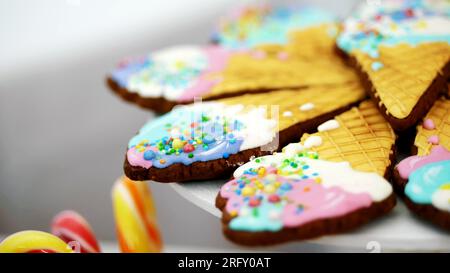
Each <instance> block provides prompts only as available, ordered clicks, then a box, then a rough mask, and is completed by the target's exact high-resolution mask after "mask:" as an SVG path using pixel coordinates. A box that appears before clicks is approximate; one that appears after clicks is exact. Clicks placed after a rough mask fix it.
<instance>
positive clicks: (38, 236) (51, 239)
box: [0, 230, 73, 253]
mask: <svg viewBox="0 0 450 273" xmlns="http://www.w3.org/2000/svg"><path fill="white" fill-rule="evenodd" d="M0 253H73V250H72V248H71V247H70V246H69V245H68V244H66V243H65V242H64V241H63V240H61V239H59V238H58V237H56V236H54V235H52V234H50V233H47V232H42V231H35V230H27V231H21V232H17V233H14V234H12V235H10V236H8V237H6V239H5V240H3V241H2V242H1V243H0Z"/></svg>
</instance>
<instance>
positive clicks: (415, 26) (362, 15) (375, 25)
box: [344, 1, 450, 37]
mask: <svg viewBox="0 0 450 273" xmlns="http://www.w3.org/2000/svg"><path fill="white" fill-rule="evenodd" d="M428 2H430V3H431V1H428ZM381 3H382V6H383V10H384V12H386V13H389V12H392V11H397V10H399V7H401V5H402V4H403V1H381ZM436 8H437V7H436ZM436 10H437V9H436ZM414 11H415V17H414V18H412V19H409V20H404V21H402V22H401V24H398V23H396V22H395V21H394V20H393V19H392V18H391V17H389V16H383V17H382V18H380V20H372V18H374V16H375V15H377V13H378V12H379V6H378V5H366V4H363V5H360V6H359V9H358V12H357V16H356V18H354V17H350V18H348V19H347V20H346V21H345V22H344V24H345V32H347V33H358V32H360V31H361V29H360V24H359V20H361V19H362V20H363V21H364V22H365V24H366V25H367V26H366V28H367V29H374V30H377V31H378V32H379V33H380V34H382V35H383V36H390V37H401V36H405V35H410V34H411V32H414V33H416V34H424V35H448V34H449V30H450V18H448V17H446V16H443V15H438V14H436V15H434V16H428V15H426V14H424V13H423V10H422V9H415V10H414Z"/></svg>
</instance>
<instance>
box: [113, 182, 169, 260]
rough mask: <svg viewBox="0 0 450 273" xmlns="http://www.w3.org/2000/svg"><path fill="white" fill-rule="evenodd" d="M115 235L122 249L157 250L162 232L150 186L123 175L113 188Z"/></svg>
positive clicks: (160, 245)
mask: <svg viewBox="0 0 450 273" xmlns="http://www.w3.org/2000/svg"><path fill="white" fill-rule="evenodd" d="M112 201H113V209H114V217H115V220H116V229H117V237H118V241H119V247H120V250H121V251H122V252H132V253H136V252H160V251H161V249H162V241H161V235H160V232H159V229H158V225H157V222H156V211H155V207H154V203H153V199H152V196H151V192H150V189H149V188H148V186H147V185H146V184H145V183H144V182H138V181H137V182H135V181H132V180H130V179H128V178H126V177H121V178H120V179H118V180H117V181H116V183H115V184H114V187H113V189H112Z"/></svg>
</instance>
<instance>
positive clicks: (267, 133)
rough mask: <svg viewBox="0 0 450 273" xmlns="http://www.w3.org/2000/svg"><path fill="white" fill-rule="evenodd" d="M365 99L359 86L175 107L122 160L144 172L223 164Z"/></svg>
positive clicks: (131, 144) (150, 126) (137, 138)
mask: <svg viewBox="0 0 450 273" xmlns="http://www.w3.org/2000/svg"><path fill="white" fill-rule="evenodd" d="M364 97H365V94H364V91H363V90H362V88H361V86H360V85H359V84H358V83H354V84H347V85H341V86H335V87H333V88H329V87H323V86H321V87H312V88H307V89H304V90H301V91H299V90H283V91H279V92H276V93H268V94H248V95H244V96H241V97H235V98H228V99H222V100H218V101H213V102H203V103H194V104H191V105H184V106H177V107H176V108H174V109H173V110H172V111H171V112H169V113H167V114H165V115H163V116H161V117H158V118H156V119H153V120H151V121H149V122H148V123H147V124H146V125H144V127H142V128H141V130H140V131H139V133H138V134H137V135H136V136H135V137H133V138H132V139H131V140H130V142H129V144H128V151H127V160H128V162H129V163H130V165H132V166H139V167H143V168H146V169H148V168H150V167H156V168H165V167H168V166H170V165H171V164H174V163H182V164H184V165H189V164H191V163H193V162H198V161H209V160H214V159H220V158H228V157H229V156H230V155H232V154H236V153H239V152H240V151H244V150H247V149H252V148H258V147H260V148H264V147H265V146H266V145H271V144H273V143H272V141H274V140H276V136H277V134H278V132H280V131H282V130H284V129H286V128H289V127H290V126H293V125H295V124H298V123H301V122H305V121H309V120H312V119H314V118H316V117H319V116H320V115H323V114H326V113H329V112H332V111H335V110H338V109H341V108H344V107H347V106H349V105H351V104H354V103H356V102H358V101H360V100H362V99H363V98H364ZM275 149H276V147H275ZM271 150H273V147H272V148H271Z"/></svg>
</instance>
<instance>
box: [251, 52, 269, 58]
mask: <svg viewBox="0 0 450 273" xmlns="http://www.w3.org/2000/svg"><path fill="white" fill-rule="evenodd" d="M251 55H252V57H253V58H255V59H258V60H261V59H264V58H265V57H266V53H265V52H264V51H262V50H257V51H254V52H252V54H251Z"/></svg>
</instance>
